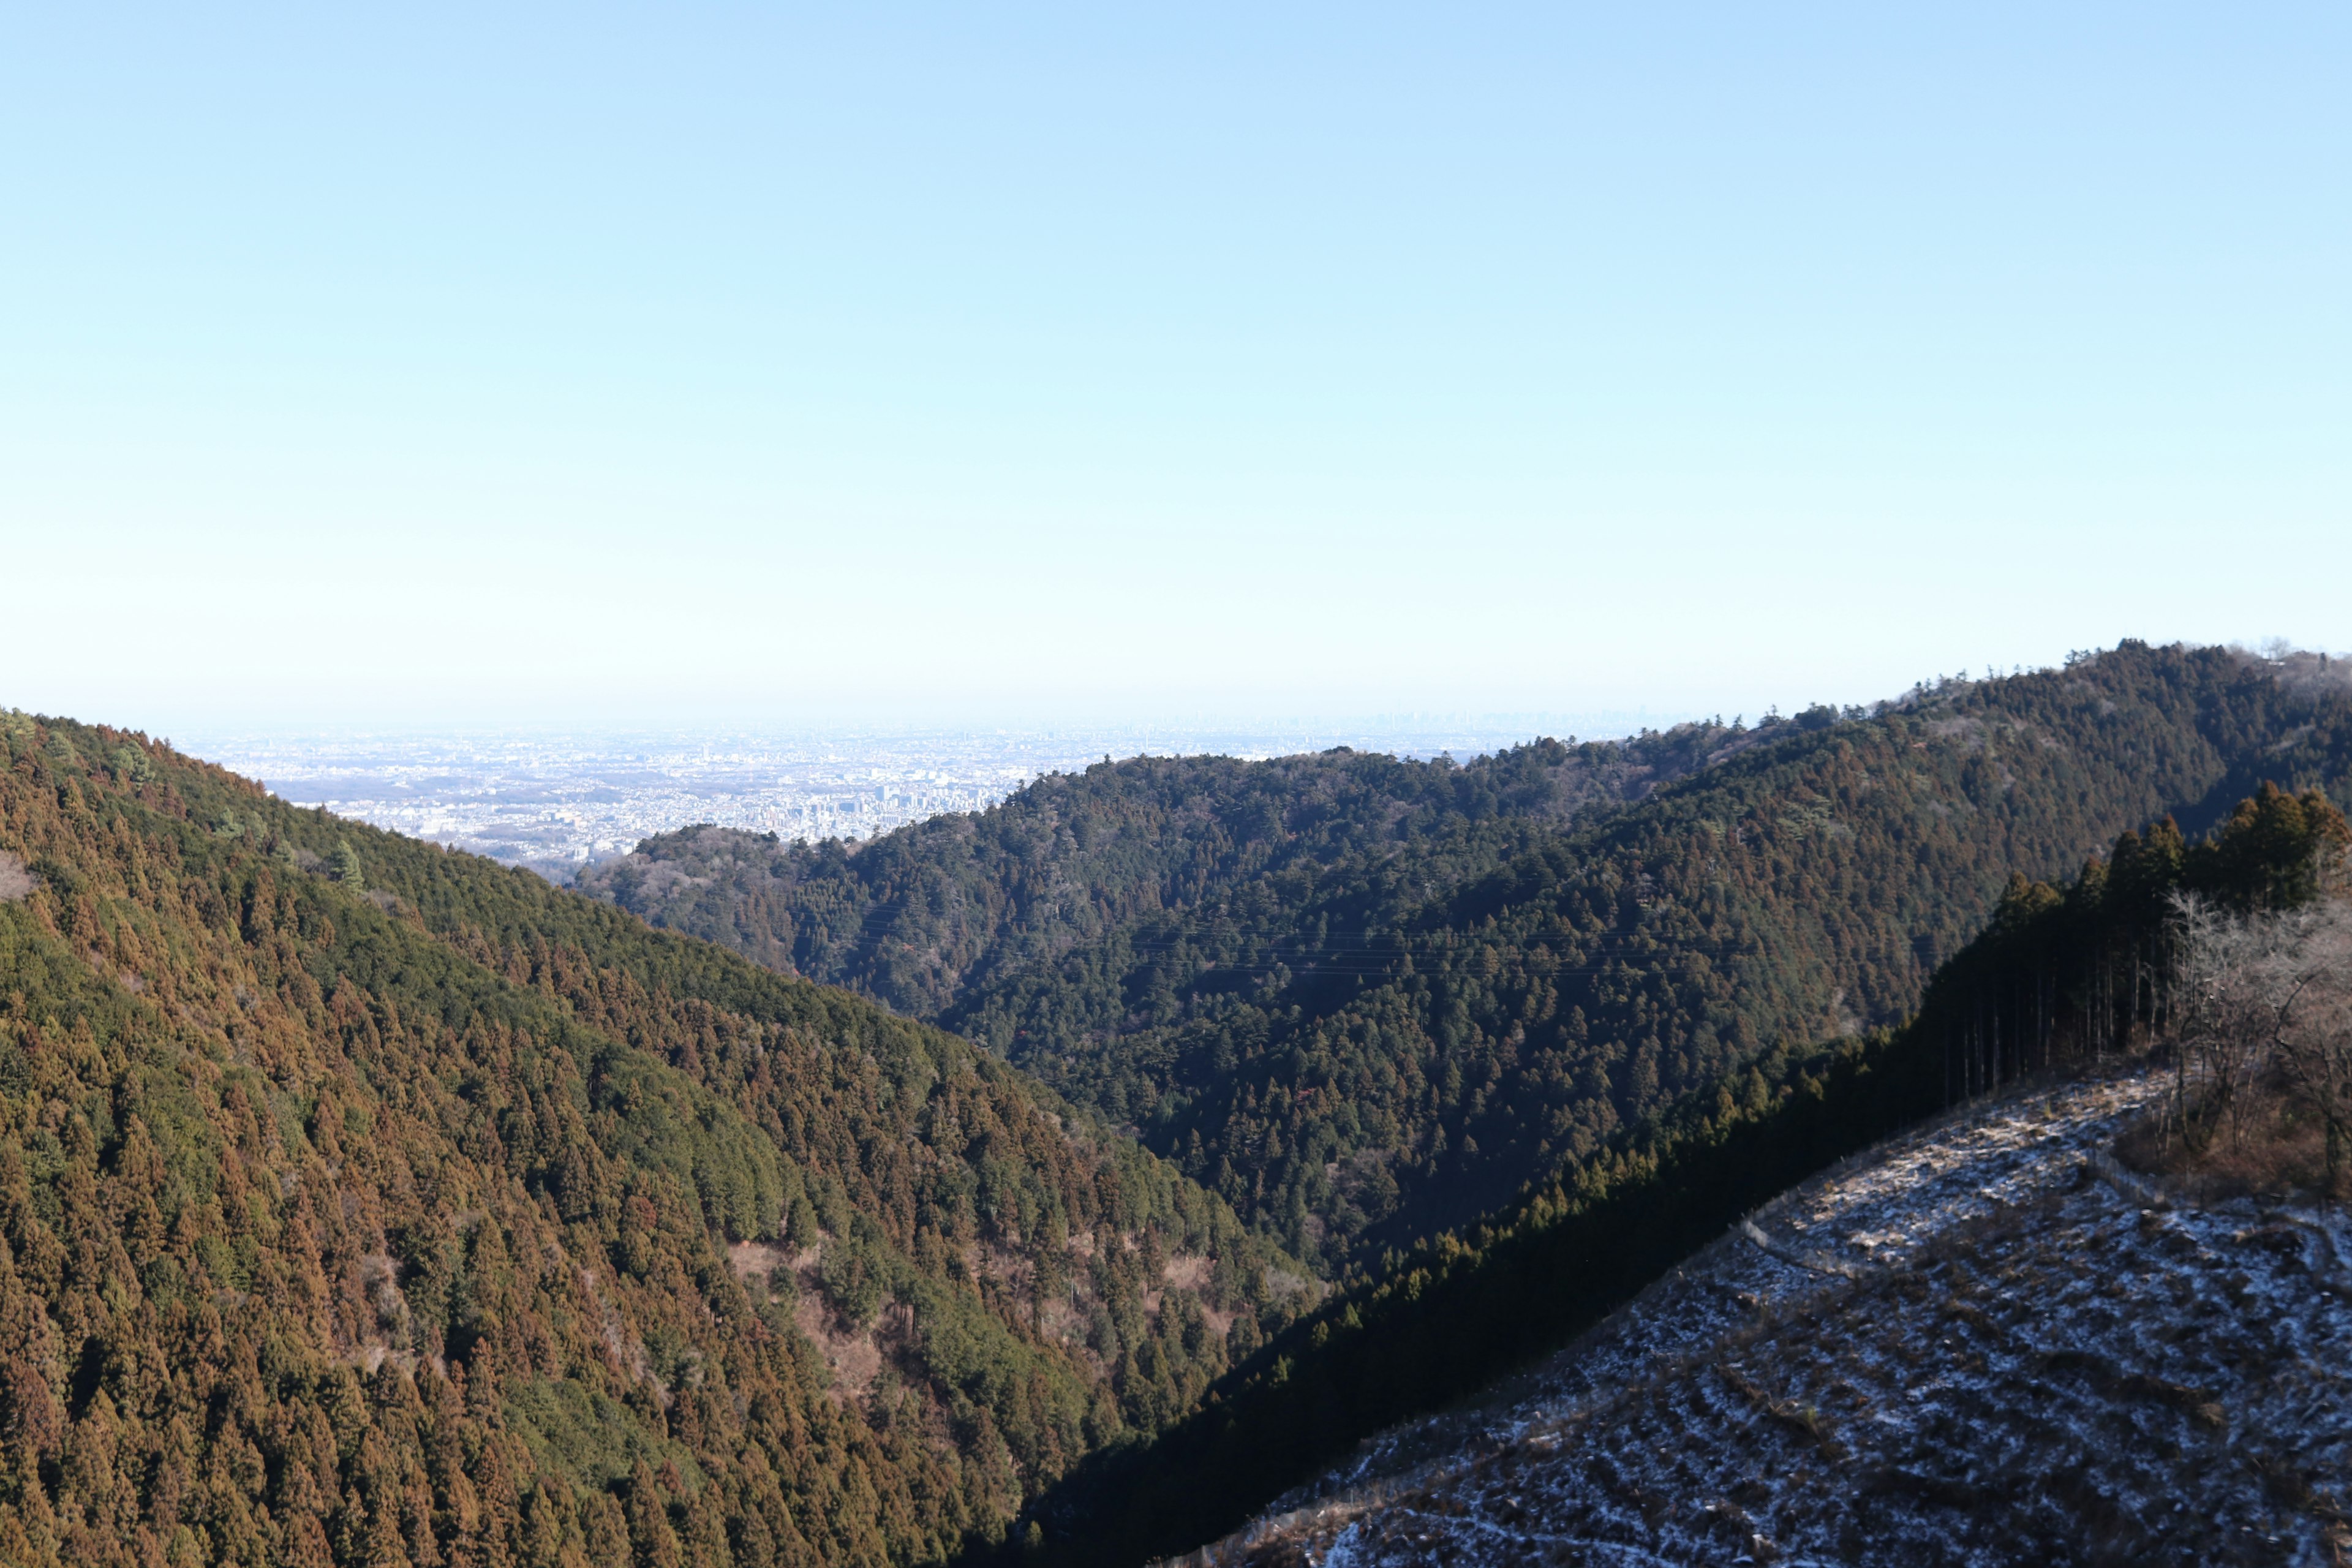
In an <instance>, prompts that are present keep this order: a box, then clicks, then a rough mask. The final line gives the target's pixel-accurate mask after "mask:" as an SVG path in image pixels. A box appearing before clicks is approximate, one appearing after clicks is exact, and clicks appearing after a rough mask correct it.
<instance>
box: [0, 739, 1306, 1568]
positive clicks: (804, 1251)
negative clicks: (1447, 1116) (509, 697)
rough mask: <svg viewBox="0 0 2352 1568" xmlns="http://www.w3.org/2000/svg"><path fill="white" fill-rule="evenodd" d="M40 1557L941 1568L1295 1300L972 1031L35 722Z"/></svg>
mask: <svg viewBox="0 0 2352 1568" xmlns="http://www.w3.org/2000/svg"><path fill="white" fill-rule="evenodd" d="M0 1243H5V1245H0V1559H5V1560H6V1561H8V1562H10V1563H45V1562H58V1561H65V1560H68V1559H69V1560H71V1561H74V1562H76V1563H92V1564H94V1563H126V1564H127V1563H141V1564H148V1563H173V1564H181V1563H200V1562H224V1563H226V1562H235V1563H253V1564H260V1563H300V1564H320V1563H329V1562H334V1563H361V1562H367V1563H384V1562H399V1561H404V1562H409V1563H425V1564H445V1563H446V1564H450V1565H452V1568H457V1565H461V1564H462V1565H473V1564H482V1565H486V1568H487V1565H490V1564H499V1565H505V1564H532V1565H545V1568H552V1565H554V1564H557V1563H563V1564H581V1563H587V1564H594V1565H595V1568H626V1565H629V1564H632V1563H635V1564H646V1565H648V1568H650V1565H657V1564H668V1563H734V1564H738V1565H740V1568H755V1565H756V1568H767V1565H768V1564H772V1563H885V1562H893V1563H914V1562H924V1561H937V1560H940V1559H942V1558H944V1557H946V1556H948V1555H950V1553H952V1552H955V1551H957V1550H959V1549H960V1548H961V1546H962V1545H963V1544H964V1543H965V1542H967V1541H969V1540H971V1539H975V1538H977V1539H983V1540H984V1539H988V1538H990V1537H992V1535H994V1534H995V1533H997V1532H999V1531H1001V1530H1002V1528H1003V1522H1004V1521H1005V1520H1006V1519H1008V1518H1009V1517H1010V1516H1011V1515H1012V1513H1013V1510H1015V1509H1016V1508H1017V1507H1018V1506H1019V1505H1020V1503H1021V1500H1023V1498H1024V1497H1025V1496H1027V1495H1028V1494H1030V1493H1031V1492H1032V1491H1034V1489H1036V1488H1038V1487H1040V1486H1043V1485H1045V1484H1047V1483H1049V1482H1050V1481H1052V1479H1054V1478H1055V1477H1056V1476H1058V1475H1060V1474H1061V1473H1062V1472H1063V1471H1065V1470H1066V1468H1068V1467H1069V1466H1070V1465H1071V1464H1072V1463H1073V1462H1075V1461H1076V1459H1077V1458H1079V1457H1080V1456H1082V1455H1083V1454H1084V1453H1086V1452H1087V1450H1089V1449H1090V1448H1092V1447H1096V1446H1098V1445H1099V1444H1101V1443H1103V1442H1105V1441H1107V1440H1109V1439H1111V1438H1113V1437H1115V1436H1118V1435H1119V1434H1121V1433H1123V1432H1134V1431H1138V1430H1148V1429H1150V1428H1152V1427H1154V1426H1157V1425H1159V1424H1160V1423H1162V1422H1164V1421H1166V1420H1168V1419H1170V1418H1171V1417H1173V1416H1174V1415H1178V1414H1181V1412H1182V1411H1184V1410H1185V1409H1187V1408H1188V1407H1190V1406H1191V1405H1192V1403H1193V1401H1194V1399H1195V1398H1196V1396H1197V1395H1198V1394H1199V1392H1200V1390H1201V1389H1202V1387H1203V1386H1205V1385H1206V1384H1207V1383H1208V1382H1209V1381H1210V1380H1211V1379H1212V1378H1213V1377H1214V1376H1216V1375H1217V1374H1218V1373H1222V1372H1223V1370H1224V1368H1225V1367H1226V1366H1227V1365H1228V1364H1229V1362H1230V1361H1231V1360H1232V1359H1233V1358H1234V1355H1235V1354H1246V1353H1247V1352H1249V1351H1250V1350H1251V1349H1252V1348H1254V1347H1255V1344H1256V1343H1257V1342H1259V1338H1260V1336H1261V1333H1262V1331H1271V1330H1275V1329H1278V1328H1279V1327H1280V1325H1281V1324H1282V1322H1283V1321H1286V1319H1287V1317H1288V1316H1290V1315H1291V1314H1292V1313H1294V1312H1295V1311H1296V1310H1297V1307H1298V1306H1299V1305H1301V1304H1303V1302H1304V1300H1305V1295H1304V1286H1305V1283H1306V1282H1305V1281H1304V1279H1302V1278H1301V1277H1300V1276H1299V1275H1298V1273H1297V1269H1296V1266H1295V1265H1286V1262H1285V1260H1284V1259H1283V1258H1282V1257H1281V1256H1280V1255H1279V1254H1277V1253H1276V1252H1275V1251H1274V1250H1273V1249H1272V1248H1271V1247H1268V1246H1267V1245H1266V1244H1265V1242H1263V1241H1260V1240H1257V1239H1255V1238H1254V1237H1250V1236H1249V1235H1247V1234H1246V1233H1245V1232H1244V1228H1243V1227H1242V1226H1241V1225H1240V1224H1239V1222H1238V1221H1237V1220H1236V1219H1235V1218H1234V1215H1232V1213H1231V1211H1230V1210H1228V1209H1227V1208H1226V1207H1225V1206H1224V1205H1223V1204H1222V1203H1221V1202H1220V1201H1218V1200H1216V1199H1214V1198H1213V1197H1211V1196H1210V1195H1208V1194H1204V1193H1202V1191H1201V1190H1200V1189H1198V1188H1197V1187H1195V1186H1193V1185H1192V1184H1190V1183H1188V1182H1187V1181H1185V1180H1184V1179H1183V1178H1181V1176H1180V1175H1179V1174H1177V1173H1175V1172H1174V1171H1172V1170H1171V1168H1169V1167H1168V1166H1167V1165H1165V1164H1163V1163H1160V1162H1159V1161H1157V1160H1155V1159H1154V1158H1152V1157H1151V1156H1150V1155H1148V1154H1146V1153H1144V1152H1142V1151H1140V1150H1139V1149H1137V1148H1135V1147H1134V1146H1133V1145H1132V1144H1131V1143H1129V1142H1126V1141H1124V1140H1123V1139H1120V1138H1118V1136H1116V1135H1115V1134H1112V1133H1110V1132H1108V1131H1106V1130H1104V1129H1103V1128H1101V1127H1100V1126H1099V1125H1097V1124H1096V1123H1094V1122H1092V1121H1089V1120H1088V1118H1087V1116H1085V1115H1084V1114H1083V1113H1080V1112H1076V1111H1073V1110H1071V1109H1070V1108H1069V1107H1067V1106H1066V1105H1065V1104H1063V1103H1062V1102H1060V1101H1058V1100H1055V1098H1054V1097H1053V1096H1052V1095H1051V1094H1050V1093H1047V1092H1046V1091H1045V1090H1043V1089H1038V1088H1037V1087H1036V1086H1034V1084H1031V1083H1028V1082H1026V1081H1024V1080H1023V1079H1021V1077H1020V1075H1019V1074H1017V1073H1016V1072H1015V1071H1013V1069H1011V1068H1007V1067H1005V1066H1003V1064H1002V1063H1000V1062H998V1061H996V1060H994V1059H992V1058H990V1057H989V1056H987V1055H986V1054H985V1053H982V1052H981V1051H978V1050H975V1049H974V1048H973V1047H971V1046H970V1045H968V1044H966V1043H965V1042H963V1041H961V1040H959V1039H957V1038H955V1037H951V1036H949V1035H947V1034H944V1033H942V1032H940V1031H939V1030H937V1029H934V1028H931V1027H929V1026H923V1025H920V1024H917V1023H913V1022H911V1021H908V1020H905V1019H902V1018H898V1017H893V1016H889V1015H887V1013H885V1012H883V1011H882V1010H880V1009H878V1008H877V1007H875V1006H873V1005H870V1004H867V1003H864V1002H861V1001H859V1000H857V999H856V998H853V997H850V996H848V995H845V994H842V993H839V992H829V991H825V990H823V989H820V988H819V987H817V986H814V985H813V984H808V983H806V982H803V981H798V980H793V979H789V978H786V977H784V976H782V975H779V974H775V973H770V972H767V971H764V970H761V969H760V968H758V967H756V966H754V965H752V964H751V963H747V962H745V961H743V960H742V959H740V958H739V957H737V956H735V955H733V954H731V953H728V952H723V951H720V950H718V949H714V948H711V947H709V946H708V945H706V944H703V943H700V942H694V941H691V940H688V939H683V938H679V937H676V936H669V935H665V934H661V933H657V932H652V931H647V930H646V928H645V927H644V926H643V925H642V924H640V923H639V922H638V921H635V919H634V918H632V917H630V916H628V915H625V914H624V913H621V912H620V911H617V910H612V909H610V908H607V907H604V906H601V905H598V904H595V903H593V902H591V901H588V900H581V899H577V898H575V897H572V896H571V895H569V894H564V893H560V892H557V891H556V890H554V889H550V888H548V887H546V886H545V885H544V884H543V883H541V882H539V881H538V880H537V879H535V878H532V877H531V876H530V875H529V874H527V873H523V872H519V871H509V870H505V869H501V868H499V867H497V866H495V865H492V864H491V863H489V862H488V861H484V860H480V859H478V858H472V857H468V856H463V855H449V854H446V853H444V852H443V851H441V850H439V849H437V848H436V847H432V846H429V845H423V844H418V843H415V842H414V841H410V840H405V839H401V838H398V837H394V836H390V835H385V834H380V833H375V832H373V831H370V830H368V829H366V828H363V827H361V826H356V825H352V824H348V823H342V822H339V821H336V820H333V819H331V818H329V817H328V816H325V815H324V814H323V813H316V812H301V811H298V810H295V809H294V808H291V807H289V806H287V805H283V804H281V803H278V802H275V801H272V800H269V799H268V798H267V797H265V796H264V795H263V794H262V793H261V791H260V790H259V789H258V787H257V786H256V785H253V784H249V783H247V781H244V780H241V779H238V778H236V777H234V776H232V775H229V774H227V773H224V772H221V771H220V770H217V769H215V768H211V767H209V766H207V765H205V764H203V763H195V762H193V761H191V760H189V759H186V758H184V757H181V756H178V755H176V754H174V753H173V752H170V751H169V750H168V749H167V748H165V747H163V746H161V745H158V744H155V743H152V742H148V741H146V740H145V739H144V738H142V737H140V736H137V735H132V734H126V733H122V732H120V731H108V730H103V729H93V728H89V727H85V726H81V725H79V724H72V723H68V722H65V721H48V720H40V721H37V720H34V719H30V718H27V717H26V716H25V715H22V714H13V713H7V714H0Z"/></svg>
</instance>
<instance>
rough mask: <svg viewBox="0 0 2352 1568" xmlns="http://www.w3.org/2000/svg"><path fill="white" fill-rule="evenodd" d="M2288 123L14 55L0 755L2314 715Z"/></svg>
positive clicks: (2310, 225)
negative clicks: (1921, 683) (1824, 715)
mask: <svg viewBox="0 0 2352 1568" xmlns="http://www.w3.org/2000/svg"><path fill="white" fill-rule="evenodd" d="M2347 76H2352V13H2347V12H2344V11H2343V10H2341V9H2340V8H2339V9H2329V8H2319V7H2309V8H2303V9H2300V10H2298V9H2294V8H2287V9H2282V10H2271V11H2264V12H2261V13H2229V14H2223V13H2217V12H2210V11H2200V10H2197V9H2194V8H2188V7H2176V8H2165V7H2155V8H2150V7H2145V6H2135V7H2128V8H2126V7H2123V6H2119V5H2094V6H2088V7H2078V8H2073V9H2069V10H2066V11H2063V12H2053V11H2052V10H2050V9H2049V8H2047V7H2032V6H2023V5H2007V6H1994V7H1987V8H1979V9H1976V10H1971V11H1969V12H1967V13H1965V14H1961V13H1950V14H1931V13H1924V12H1920V13H1894V12H1870V11H1853V10H1850V9H1841V8H1836V7H1828V6H1813V7H1800V8H1797V9H1794V10H1787V11H1780V12H1775V13H1772V14H1771V15H1769V16H1766V15H1764V14H1761V13H1755V12H1752V11H1748V10H1743V9H1741V8H1738V7H1730V6H1719V7H1713V8H1707V7H1701V8H1699V9H1696V10H1693V11H1685V12H1675V13H1671V14H1669V13H1663V12H1605V11H1585V12H1577V11H1562V10H1560V9H1559V8H1556V7H1538V6H1502V7H1497V8H1493V9H1490V10H1487V11H1484V12H1479V13H1476V14H1475V15H1473V14H1465V15H1449V16H1443V17H1440V16H1423V15H1416V14H1413V13H1410V12H1405V11H1394V10H1381V9H1378V8H1372V9H1366V8H1363V7H1337V6H1326V7H1312V6H1310V7H1304V8H1298V9H1294V10H1286V11H1283V12H1280V13H1267V12H1265V11H1264V10H1263V9H1244V8H1240V7H1226V8H1222V9H1220V8H1216V7H1210V8H1206V9H1202V8H1194V9H1192V10H1188V11H1186V12H1183V13H1181V15H1180V14H1167V15H1160V16H1152V15H1145V14H1140V13H1118V14H1108V13H1104V14H1096V13H1088V12H1084V11H1070V10H1066V9H1060V8H1055V7H1040V6H1016V7H1009V8H1001V9H998V10H994V11H991V12H988V13H984V14H980V13H975V14H972V15H969V16H946V15H930V16H914V15H908V16H888V15H884V14H879V13H856V14H851V13H840V14H818V13H809V12H792V11H781V12H779V11H772V10H756V9H726V8H720V9H717V10H711V11H704V12H698V13H694V14H690V15H688V14H667V15H656V14H653V13H646V14H641V15H639V14H623V13H604V14H596V15H585V14H576V13H564V14H562V15H561V16H557V15H556V14H553V13H542V12H537V11H533V10H531V9H530V8H528V7H508V8H498V9H493V10H490V11H483V10H479V9H466V10H460V9H457V8H455V7H449V8H442V9H435V8H433V7H431V6H426V7H423V8H410V9H406V10H404V11H402V12H401V13H399V14H398V15H397V16H394V15H390V14H385V15H383V16H374V15H367V14H361V13H337V12H310V13H301V12H284V13H269V12H262V11H255V12H247V13H240V14H236V15H226V16H219V15H206V16H195V15H194V14H191V13H185V12H181V11H175V10H173V9H172V8H169V7H161V6H133V7H132V8H131V11H130V12H129V13H124V12H106V13H95V12H80V11H72V10H50V11H47V12H42V13H39V14H37V15H32V14H28V15H27V16H25V17H23V18H21V19H20V20H19V24H18V26H16V28H15V30H14V31H13V32H12V34H11V37H10V47H9V49H8V50H7V51H6V54H5V58H0V197H5V200H6V203H7V210H8V212H9V214H10V222H11V233H12V239H13V243H12V244H11V245H9V246H8V247H5V250H0V286H5V289H7V291H8V295H9V297H10V298H11V299H12V300H16V301H18V302H19V308H18V309H16V310H13V311H12V312H11V313H10V315H9V318H8V321H6V323H5V326H4V327H0V415H5V417H0V547H5V552H6V559H7V561H8V563H9V565H10V567H11V570H12V574H13V585H15V586H16V588H17V590H18V591H17V592H16V594H15V595H12V596H11V598H10V601H9V604H8V612H7V613H8V615H9V617H10V620H9V630H10V639H9V647H8V651H7V654H6V656H5V664H0V702H6V703H12V704H16V705H20V706H23V707H26V708H29V709H40V710H54V711H63V712H71V713H76V714H80V715H84V716H87V717H89V718H93V719H103V720H104V721H109V722H115V723H126V724H135V725H139V726H141V727H144V728H147V729H150V730H153V731H165V732H171V731H179V730H183V729H187V728H189V727H191V726H192V725H194V724H197V723H206V724H218V723H221V722H223V721H230V720H237V721H246V722H251V721H255V720H257V719H264V720H267V721H269V722H272V723H295V724H299V723H306V722H309V723H317V722H329V721H332V722H342V723H359V724H386V723H415V722H420V721H422V722H427V723H439V724H449V723H489V724H494V725H495V724H512V723H517V722H524V721H531V720H533V719H535V718H551V719H554V720H556V721H561V722H565V723H580V722H597V723H620V724H630V723H643V722H646V721H648V720H649V719H653V718H657V717H659V716H663V715H674V716H677V717H678V718H680V719H683V720H688V721H693V722H709V721H716V720H740V719H741V718H742V717H744V716H747V715H748V716H753V717H756V718H759V719H761V720H762V721H774V720H782V721H794V722H802V723H809V722H816V723H838V722H842V721H845V720H847V721H860V722H880V723H886V724H900V725H903V724H908V723H939V722H949V723H954V722H974V721H1007V720H1018V721H1036V719H1037V718H1038V717H1039V716H1043V715H1049V714H1050V715H1054V716H1055V718H1056V720H1057V721H1081V720H1083V721H1091V722H1100V721H1104V720H1106V719H1118V720H1129V719H1133V718H1137V717H1139V716H1146V717H1148V718H1149V720H1150V721H1152V722H1159V721H1161V716H1165V715H1173V714H1213V715H1222V716H1237V715H1244V714H1250V713H1259V714H1265V713H1274V714H1300V713H1308V714H1329V713H1341V714H1363V713H1389V712H1398V711H1407V712H1411V711H1444V712H1465V713H1469V712H1475V713H1489V712H1533V711H1542V712H1558V713H1570V714H1586V713H1603V712H1627V711H1637V710H1648V711H1651V712H1654V713H1658V714H1661V715H1667V714H1692V713H1701V712H1705V713H1713V712H1716V711H1718V710H1720V711H1722V712H1724V713H1725V714H1726V715H1727V716H1728V715H1729V714H1731V713H1733V712H1739V711H1745V712H1747V713H1748V714H1749V715H1750V716H1753V715H1754V714H1756V713H1759V712H1760V711H1762V710H1764V709H1765V708H1766V707H1767V706H1768V705H1769V704H1773V703H1778V704H1780V706H1781V707H1782V708H1783V709H1786V708H1788V707H1789V706H1790V705H1791V704H1801V703H1804V702H1808V701H1812V700H1835V701H1841V702H1850V701H1863V700H1870V699H1871V698H1874V697H1878V696H1885V695H1889V694H1892V693H1894V692H1897V691H1900V690H1902V689H1905V688H1906V687H1908V686H1909V685H1910V684H1911V683H1912V682H1914V681H1915V680H1917V679H1922V678H1923V677H1931V676H1933V675H1934V674H1936V673H1938V672H1942V671H1951V670H1958V669H1959V668H1969V669H1980V668H1984V667H1986V666H1988V665H1996V666H1999V667H2000V668H2011V667H2012V666H2017V665H2026V666H2036V665H2047V664H2054V663H2057V662H2059V661H2061V660H2062V659H2063V658H2064V657H2065V655H2066V653H2067V652H2068V651H2069V650H2070V649H2072V648H2076V647H2092V646H2112V645H2113V644H2114V643H2115V642H2116V640H2117V639H2118V638H2121V637H2140V638H2145V639H2147V640H2149V641H2152V642H2169V641H2173V640H2175V639H2186V640H2189V641H2193V642H2200V643H2205V642H2226V641H2231V640H2245V641H2255V640H2259V639H2262V638H2265V637H2273V636H2278V637H2288V638H2291V639H2293V640H2294V641H2296V642H2298V643H2301V644H2305V645H2308V646H2315V647H2345V646H2352V609H2347V605H2346V603H2345V600H2344V595H2343V594H2342V592H2341V586H2340V581H2341V571H2342V568H2343V566H2344V565H2345V564H2346V563H2347V554H2352V552H2347V547H2346V544H2345V541H2346V540H2347V539H2352V442H2347V441H2346V440H2345V439H2344V438H2343V432H2344V431H2345V430H2346V429H2347V428H2352V373H2347V366H2352V301H2347V294H2346V291H2345V290H2344V289H2343V288H2342V279H2344V278H2345V277H2346V276H2347V275H2352V210H2347V207H2346V205H2345V204H2344V203H2342V202H2340V201H2334V200H2329V199H2326V193H2328V192H2331V191H2336V190H2340V189H2341V188H2342V187H2343V185H2344V183H2345V175H2346V174H2347V167H2352V95H2347V94H2346V93H2344V92H2343V91H2342V83H2343V81H2344V80H2345V79H2347ZM1221 721H1230V719H1229V718H1228V719H1223V720H1221Z"/></svg>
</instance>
